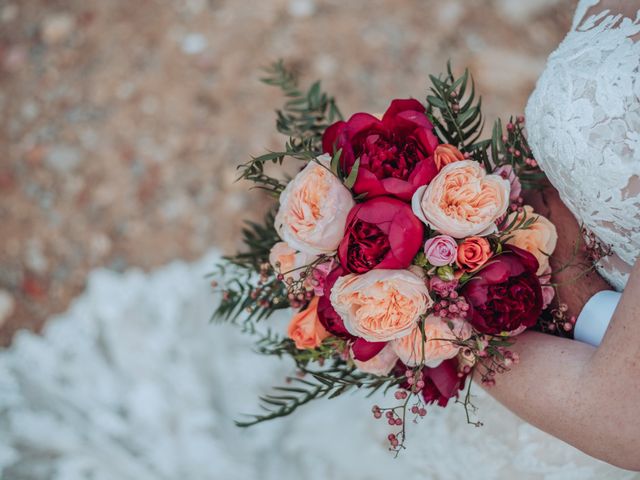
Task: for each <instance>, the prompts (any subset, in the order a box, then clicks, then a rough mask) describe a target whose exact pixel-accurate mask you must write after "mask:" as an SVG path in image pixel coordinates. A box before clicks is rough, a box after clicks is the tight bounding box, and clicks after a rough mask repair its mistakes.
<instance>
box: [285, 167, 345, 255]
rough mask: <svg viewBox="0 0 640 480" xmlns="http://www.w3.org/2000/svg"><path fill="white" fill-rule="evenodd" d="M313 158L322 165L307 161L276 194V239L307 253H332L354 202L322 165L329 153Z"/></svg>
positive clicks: (336, 246)
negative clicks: (277, 199) (277, 194)
mask: <svg viewBox="0 0 640 480" xmlns="http://www.w3.org/2000/svg"><path fill="white" fill-rule="evenodd" d="M317 161H318V162H319V163H321V164H322V165H319V164H318V163H316V162H314V161H311V162H309V163H308V164H307V166H306V167H305V168H304V169H303V170H302V171H301V172H300V173H298V175H296V176H295V178H294V179H293V180H291V181H290V182H289V184H288V185H287V186H286V188H285V189H284V191H283V192H282V193H281V194H280V208H279V209H278V213H277V214H276V218H275V227H276V230H277V231H278V235H280V238H281V239H282V240H284V241H285V242H287V243H288V244H289V246H291V247H292V248H294V249H296V250H297V251H299V252H304V253H307V254H309V255H320V254H327V253H333V252H335V250H336V249H337V248H338V244H339V243H340V240H342V236H343V235H344V227H345V224H346V222H347V215H348V214H349V211H350V210H351V208H352V207H353V206H354V205H355V202H354V201H353V197H352V196H351V192H350V191H349V190H348V189H347V188H346V187H345V186H344V185H343V184H342V182H341V181H340V180H338V178H337V177H336V176H335V175H333V174H332V173H331V172H330V171H329V170H328V169H327V168H325V167H327V166H328V165H329V163H330V161H331V159H330V158H329V156H328V155H322V156H321V157H319V158H318V159H317ZM323 165H324V166H323Z"/></svg>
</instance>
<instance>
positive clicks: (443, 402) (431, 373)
mask: <svg viewBox="0 0 640 480" xmlns="http://www.w3.org/2000/svg"><path fill="white" fill-rule="evenodd" d="M406 371H407V366H406V365H405V364H404V363H402V362H401V361H400V360H398V363H397V364H396V366H395V367H394V368H393V371H392V374H393V375H395V376H396V377H401V376H403V375H405V372H406ZM466 379H467V375H463V376H462V377H459V376H458V360H457V358H451V359H449V360H445V361H444V362H442V363H441V364H440V365H438V366H437V367H435V368H429V367H423V368H422V381H423V382H424V387H422V398H423V399H424V401H425V403H428V404H432V403H437V404H438V405H439V406H441V407H446V406H447V403H449V399H451V398H453V397H457V396H458V392H459V391H460V390H462V389H463V388H464V384H465V381H466ZM400 387H402V388H405V389H407V390H409V389H411V385H409V384H408V383H407V382H406V381H405V382H404V383H402V384H400Z"/></svg>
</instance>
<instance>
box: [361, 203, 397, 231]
mask: <svg viewBox="0 0 640 480" xmlns="http://www.w3.org/2000/svg"><path fill="white" fill-rule="evenodd" d="M407 207H408V205H407V204H406V203H404V202H402V201H401V200H398V199H397V198H392V197H376V198H372V199H371V200H367V201H365V202H364V203H363V204H362V208H361V209H360V211H359V212H358V218H359V219H360V220H362V221H363V222H367V223H374V224H376V225H378V224H381V223H383V222H391V221H392V220H393V218H394V217H395V216H396V213H397V212H398V209H401V208H407ZM381 228H382V226H381ZM383 230H384V229H383ZM386 231H387V232H388V229H387V230H386Z"/></svg>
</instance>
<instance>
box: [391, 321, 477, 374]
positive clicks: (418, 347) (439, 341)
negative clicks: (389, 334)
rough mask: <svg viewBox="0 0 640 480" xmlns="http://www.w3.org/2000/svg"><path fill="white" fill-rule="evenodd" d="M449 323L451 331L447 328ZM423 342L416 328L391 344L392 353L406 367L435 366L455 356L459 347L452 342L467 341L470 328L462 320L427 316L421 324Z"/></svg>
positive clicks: (418, 329) (416, 326)
mask: <svg viewBox="0 0 640 480" xmlns="http://www.w3.org/2000/svg"><path fill="white" fill-rule="evenodd" d="M449 324H452V326H453V330H452V329H451V328H450V327H449ZM424 333H425V339H426V341H425V342H423V340H422V332H421V331H420V327H419V326H418V325H415V326H414V328H413V330H412V331H411V332H410V333H409V334H408V335H406V336H404V337H402V338H399V339H397V340H394V341H393V342H391V345H392V347H393V351H394V352H395V353H396V355H398V357H399V358H400V360H401V361H402V362H403V363H404V364H405V365H407V366H409V367H415V366H416V365H419V364H420V363H422V360H423V356H424V364H425V365H426V366H427V367H431V368H434V367H437V366H438V365H440V364H441V363H442V362H443V361H444V360H447V359H449V358H453V357H455V356H456V355H458V352H459V350H460V347H459V346H458V345H456V344H455V343H454V342H452V341H451V340H454V341H455V340H457V339H460V340H466V339H468V338H469V337H470V336H471V333H472V331H471V326H470V325H469V324H468V323H467V322H465V321H464V320H462V319H459V318H453V319H451V318H449V319H446V320H445V319H443V318H441V317H438V316H436V315H429V316H428V317H427V318H426V319H425V321H424Z"/></svg>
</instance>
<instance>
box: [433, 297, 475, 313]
mask: <svg viewBox="0 0 640 480" xmlns="http://www.w3.org/2000/svg"><path fill="white" fill-rule="evenodd" d="M433 310H434V312H435V314H436V315H438V316H440V317H442V318H466V316H467V315H468V314H469V304H468V303H467V301H466V300H465V298H464V297H461V296H460V295H459V294H458V292H456V291H455V290H452V291H451V292H449V293H448V294H446V297H443V298H441V299H440V300H439V301H438V302H436V303H435V305H434V306H433Z"/></svg>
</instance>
